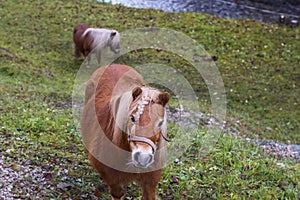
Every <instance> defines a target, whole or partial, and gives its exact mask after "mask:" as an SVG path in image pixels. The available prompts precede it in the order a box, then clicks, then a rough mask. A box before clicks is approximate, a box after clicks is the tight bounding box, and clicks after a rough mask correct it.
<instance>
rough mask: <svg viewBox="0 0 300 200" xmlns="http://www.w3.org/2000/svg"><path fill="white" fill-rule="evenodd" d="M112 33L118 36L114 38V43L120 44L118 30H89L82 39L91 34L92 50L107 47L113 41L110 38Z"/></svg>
mask: <svg viewBox="0 0 300 200" xmlns="http://www.w3.org/2000/svg"><path fill="white" fill-rule="evenodd" d="M112 32H115V33H116V35H115V36H114V37H113V41H112V42H115V43H119V42H120V35H119V32H118V31H116V30H110V29H105V28H88V29H86V30H85V31H84V33H83V34H82V37H85V36H86V35H87V34H88V33H90V34H91V36H92V38H93V44H92V45H93V47H92V48H95V47H96V46H99V47H105V46H107V44H108V42H109V41H110V40H111V39H110V37H111V33H112Z"/></svg>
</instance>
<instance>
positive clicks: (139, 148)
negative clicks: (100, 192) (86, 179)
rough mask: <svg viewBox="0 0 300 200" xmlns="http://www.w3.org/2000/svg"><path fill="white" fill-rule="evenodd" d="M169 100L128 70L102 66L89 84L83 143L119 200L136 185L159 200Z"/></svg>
mask: <svg viewBox="0 0 300 200" xmlns="http://www.w3.org/2000/svg"><path fill="white" fill-rule="evenodd" d="M169 98H170V95H169V94H168V93H167V92H160V91H158V90H157V89H155V88H151V87H148V86H146V85H145V82H144V80H143V78H142V76H141V75H140V74H139V73H138V72H136V71H135V70H133V69H132V68H131V67H129V66H126V65H120V64H112V65H108V66H105V67H101V68H99V69H97V70H96V71H95V72H94V73H93V75H92V76H91V78H90V79H89V81H88V82H87V85H86V91H85V104H84V108H83V112H82V117H81V131H82V137H83V142H84V144H85V147H86V149H87V151H88V158H89V161H90V163H91V165H92V166H93V167H94V168H95V169H96V170H97V171H98V172H99V174H100V176H101V177H102V178H103V180H104V182H105V183H106V184H107V185H108V186H109V191H110V194H111V196H112V199H113V200H117V199H122V198H124V196H125V191H124V188H125V187H126V186H127V185H128V184H129V183H131V182H133V181H136V182H137V183H139V184H140V186H141V188H142V192H143V197H142V199H143V200H150V199H151V200H153V199H156V187H157V184H158V182H159V180H160V177H161V175H162V166H163V164H164V162H165V160H164V159H165V150H166V148H165V140H167V138H166V134H167V125H166V114H165V111H166V110H165V106H166V104H167V102H168V101H169Z"/></svg>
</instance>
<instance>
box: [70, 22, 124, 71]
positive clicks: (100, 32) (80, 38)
mask: <svg viewBox="0 0 300 200" xmlns="http://www.w3.org/2000/svg"><path fill="white" fill-rule="evenodd" d="M73 42H74V49H75V51H74V56H75V57H76V58H79V57H80V54H83V56H84V57H85V58H87V63H88V64H87V68H90V61H91V56H90V53H91V52H94V53H95V55H96V58H97V62H98V64H99V65H100V62H101V54H102V53H103V50H104V49H105V48H107V47H109V48H110V49H111V51H113V52H114V53H116V54H117V53H119V52H120V35H119V33H118V31H116V30H110V29H104V28H91V27H90V26H89V25H88V24H77V25H76V26H75V28H74V31H73Z"/></svg>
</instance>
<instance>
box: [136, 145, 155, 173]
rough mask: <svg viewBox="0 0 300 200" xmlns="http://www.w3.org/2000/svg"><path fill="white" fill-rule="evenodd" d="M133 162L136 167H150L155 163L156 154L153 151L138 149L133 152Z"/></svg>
mask: <svg viewBox="0 0 300 200" xmlns="http://www.w3.org/2000/svg"><path fill="white" fill-rule="evenodd" d="M132 161H133V164H134V166H135V167H139V168H147V167H149V166H150V165H151V164H152V163H153V162H154V154H153V151H152V149H151V148H149V149H148V148H147V149H144V148H143V149H141V148H139V147H137V148H136V149H134V150H133V151H132Z"/></svg>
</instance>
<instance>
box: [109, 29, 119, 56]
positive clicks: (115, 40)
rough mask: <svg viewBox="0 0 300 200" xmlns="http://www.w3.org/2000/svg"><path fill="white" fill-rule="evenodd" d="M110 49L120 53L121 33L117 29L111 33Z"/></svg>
mask: <svg viewBox="0 0 300 200" xmlns="http://www.w3.org/2000/svg"><path fill="white" fill-rule="evenodd" d="M110 39H111V40H110V50H111V51H113V52H114V53H115V54H118V53H120V35H119V33H118V32H117V31H112V32H111V33H110Z"/></svg>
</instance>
